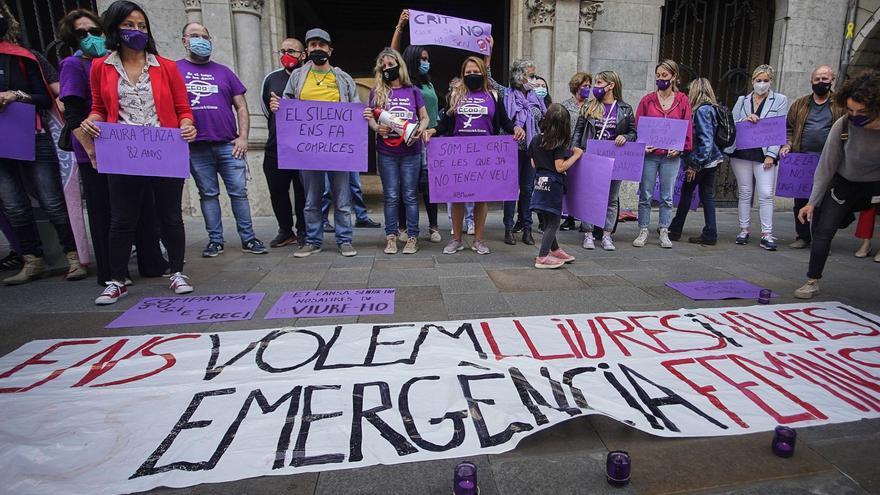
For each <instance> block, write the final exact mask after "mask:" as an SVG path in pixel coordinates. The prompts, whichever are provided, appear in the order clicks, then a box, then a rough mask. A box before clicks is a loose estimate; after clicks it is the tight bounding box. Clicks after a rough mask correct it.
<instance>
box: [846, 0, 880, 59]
mask: <svg viewBox="0 0 880 495" xmlns="http://www.w3.org/2000/svg"><path fill="white" fill-rule="evenodd" d="M878 68H880V7H878V8H877V10H876V11H875V12H874V15H872V16H871V17H870V18H869V19H868V22H867V23H866V24H865V25H864V26H862V28H861V30H859V32H858V34H857V35H856V36H855V40H854V42H853V56H852V61H851V62H850V65H849V73H850V74H854V73H856V72H858V71H860V70H863V69H878Z"/></svg>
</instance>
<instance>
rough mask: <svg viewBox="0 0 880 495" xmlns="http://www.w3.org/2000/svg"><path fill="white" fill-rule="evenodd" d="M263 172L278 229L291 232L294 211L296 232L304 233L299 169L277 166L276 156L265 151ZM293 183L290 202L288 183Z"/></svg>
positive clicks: (302, 199) (302, 196)
mask: <svg viewBox="0 0 880 495" xmlns="http://www.w3.org/2000/svg"><path fill="white" fill-rule="evenodd" d="M263 174H265V176H266V183H267V184H268V186H269V198H270V199H271V201H272V212H273V213H275V220H276V221H277V222H278V230H279V231H281V232H292V231H293V227H294V223H293V214H294V212H295V213H296V234H297V235H305V231H306V221H305V214H304V213H303V210H305V207H306V193H305V190H304V189H303V183H302V176H301V175H300V173H299V170H286V169H279V168H278V157H277V156H275V155H271V154H269V153H266V155H265V156H264V157H263ZM291 183H292V184H293V201H294V205H293V207H291V204H290V184H291Z"/></svg>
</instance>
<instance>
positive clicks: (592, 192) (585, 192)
mask: <svg viewBox="0 0 880 495" xmlns="http://www.w3.org/2000/svg"><path fill="white" fill-rule="evenodd" d="M613 171H614V159H613V158H607V157H604V156H599V155H587V154H584V155H583V156H581V158H580V159H579V160H578V161H577V162H576V163H575V164H574V165H572V167H571V168H569V169H568V171H567V172H566V173H565V198H564V200H563V210H565V213H566V214H568V215H571V216H573V217H575V218H577V219H580V220H583V221H585V222H587V223H591V224H593V225H605V216H606V215H607V213H608V195H609V194H610V193H611V174H612V173H613Z"/></svg>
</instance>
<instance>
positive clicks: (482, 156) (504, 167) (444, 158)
mask: <svg viewBox="0 0 880 495" xmlns="http://www.w3.org/2000/svg"><path fill="white" fill-rule="evenodd" d="M518 174H519V168H518V162H517V149H516V142H515V141H514V140H513V137H512V136H475V137H447V138H433V139H431V141H430V142H429V143H428V182H429V185H430V187H429V189H428V190H429V191H430V192H431V202H432V203H466V202H472V201H511V200H516V199H517V198H518V197H519V175H518Z"/></svg>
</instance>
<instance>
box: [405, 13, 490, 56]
mask: <svg viewBox="0 0 880 495" xmlns="http://www.w3.org/2000/svg"><path fill="white" fill-rule="evenodd" d="M491 35H492V25H491V24H487V23H485V22H478V21H471V20H469V19H461V18H458V17H452V16H448V15H441V14H432V13H430V12H422V11H419V10H413V9H409V40H410V41H409V42H410V44H411V45H440V46H449V47H452V48H460V49H462V50H467V51H470V52H477V53H481V54H483V55H489V54H490V52H491V47H490V45H489V37H490V36H491Z"/></svg>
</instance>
